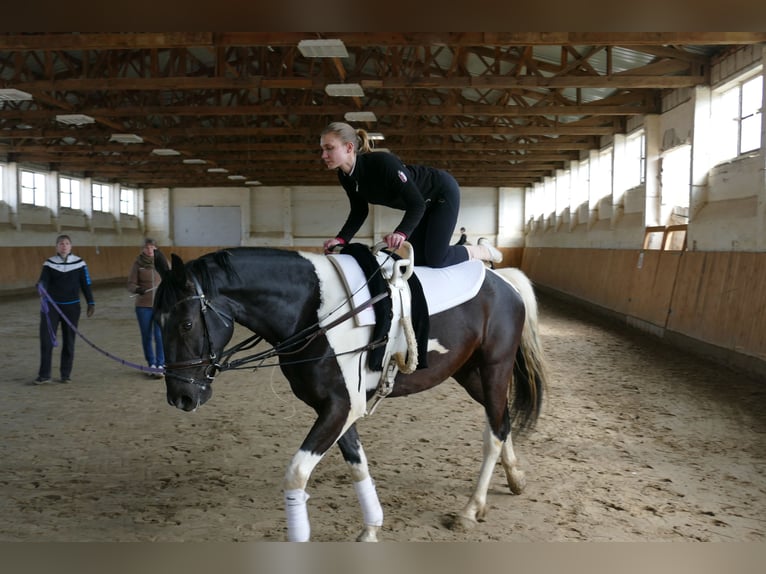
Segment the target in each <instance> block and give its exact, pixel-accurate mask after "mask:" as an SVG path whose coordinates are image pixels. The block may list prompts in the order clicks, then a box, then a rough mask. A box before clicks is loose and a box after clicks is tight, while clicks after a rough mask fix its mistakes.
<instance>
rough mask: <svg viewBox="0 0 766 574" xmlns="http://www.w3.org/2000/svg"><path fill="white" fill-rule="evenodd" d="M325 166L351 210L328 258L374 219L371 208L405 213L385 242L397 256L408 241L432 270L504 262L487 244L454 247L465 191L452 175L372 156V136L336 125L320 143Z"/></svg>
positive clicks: (418, 260) (331, 244) (328, 247)
mask: <svg viewBox="0 0 766 574" xmlns="http://www.w3.org/2000/svg"><path fill="white" fill-rule="evenodd" d="M320 147H321V148H322V161H324V163H325V165H326V166H327V168H328V169H334V170H337V172H338V180H339V182H340V185H341V187H343V189H344V190H345V191H346V195H347V196H348V200H349V203H350V205H351V210H350V212H349V214H348V218H347V219H346V222H345V223H344V224H343V227H341V229H340V231H339V232H338V234H337V235H336V236H335V237H333V238H331V239H328V240H327V241H325V242H324V249H325V252H329V251H330V250H331V249H332V248H333V247H335V246H336V245H345V244H346V243H348V242H350V241H351V239H352V238H353V237H354V235H355V234H356V232H357V231H359V228H360V227H361V226H362V224H363V223H364V221H365V220H366V219H367V215H368V214H369V204H371V203H372V204H375V205H384V206H386V207H391V208H394V209H399V210H402V211H404V216H403V217H402V220H401V221H400V222H399V224H398V225H397V226H396V228H395V229H393V230H392V231H391V233H389V234H387V235H386V236H385V237H384V241H385V242H386V245H387V246H388V248H389V249H391V250H396V249H398V248H399V247H400V246H401V245H402V242H403V241H404V240H407V241H409V242H410V244H411V245H412V247H413V249H414V251H415V261H416V263H417V264H418V265H425V266H428V267H447V266H448V265H455V264H456V263H461V262H463V261H467V260H468V259H481V260H484V261H494V262H499V261H501V260H502V258H503V256H502V254H501V253H500V251H498V250H497V249H495V248H494V247H493V246H492V245H490V244H489V242H488V241H487V240H486V239H484V238H481V239H479V244H478V245H450V241H451V239H452V234H453V232H454V231H455V224H456V223H457V217H458V211H459V210H460V187H459V186H458V183H457V181H455V178H454V177H452V175H450V174H449V173H448V172H446V171H444V170H440V169H436V168H433V167H428V166H421V165H405V164H404V163H403V162H402V161H401V160H400V159H399V158H398V157H397V156H395V155H394V154H392V153H389V152H383V151H380V152H374V153H371V152H372V147H371V145H370V140H369V137H368V134H367V132H366V131H365V130H363V129H354V128H353V127H352V126H350V125H349V124H346V123H343V122H334V123H331V124H330V125H329V126H327V127H326V128H325V129H324V131H323V132H322V134H321V137H320Z"/></svg>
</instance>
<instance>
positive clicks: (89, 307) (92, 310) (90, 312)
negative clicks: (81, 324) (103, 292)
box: [87, 305, 96, 317]
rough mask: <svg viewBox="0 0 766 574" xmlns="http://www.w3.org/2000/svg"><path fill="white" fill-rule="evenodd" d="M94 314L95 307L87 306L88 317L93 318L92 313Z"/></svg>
mask: <svg viewBox="0 0 766 574" xmlns="http://www.w3.org/2000/svg"><path fill="white" fill-rule="evenodd" d="M95 312H96V306H95V305H88V311H87V313H88V317H93V313H95Z"/></svg>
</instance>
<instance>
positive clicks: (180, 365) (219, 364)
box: [165, 272, 389, 387]
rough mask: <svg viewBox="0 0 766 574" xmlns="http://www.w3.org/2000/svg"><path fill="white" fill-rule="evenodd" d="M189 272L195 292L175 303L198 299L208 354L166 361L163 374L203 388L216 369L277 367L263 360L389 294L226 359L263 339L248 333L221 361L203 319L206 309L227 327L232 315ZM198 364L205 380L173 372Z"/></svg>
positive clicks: (294, 349)
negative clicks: (263, 347) (249, 352)
mask: <svg viewBox="0 0 766 574" xmlns="http://www.w3.org/2000/svg"><path fill="white" fill-rule="evenodd" d="M189 275H190V276H191V280H192V284H193V285H194V290H195V292H196V293H195V294H194V295H189V296H188V297H185V298H184V299H181V300H180V301H177V302H176V304H175V305H180V304H181V303H183V302H185V301H189V300H194V299H197V300H199V302H200V313H201V315H202V325H203V330H204V337H205V339H206V342H207V349H208V351H207V357H199V358H196V359H189V360H187V361H180V362H176V363H169V364H166V365H165V377H172V378H175V379H179V380H181V381H184V382H186V383H190V384H195V385H199V386H202V387H205V386H207V385H208V384H209V383H211V382H212V381H213V379H214V378H215V376H216V375H217V374H218V373H219V372H223V371H230V370H237V369H244V368H246V365H250V364H251V363H255V362H260V363H261V364H259V365H255V366H254V367H247V368H254V369H258V368H261V367H271V366H276V363H274V364H267V365H264V364H263V361H265V360H267V359H270V358H273V357H276V356H281V357H284V356H286V355H293V354H296V353H299V352H300V351H302V350H303V349H305V348H306V347H307V346H308V345H310V344H311V342H312V341H314V340H315V339H316V338H317V337H319V336H321V335H324V334H325V333H327V332H328V331H329V330H330V329H332V328H334V327H336V326H338V325H340V324H341V323H343V322H345V321H347V320H348V319H350V318H351V317H353V316H354V315H356V314H358V313H360V312H361V311H363V310H364V309H366V308H367V307H370V306H371V305H374V304H375V303H377V302H378V301H381V300H382V299H384V298H386V297H388V296H389V294H388V293H380V294H378V295H376V296H374V297H372V298H370V299H368V300H367V301H365V302H364V303H362V304H360V305H358V306H357V307H354V308H352V309H351V310H350V311H347V312H345V313H344V314H343V315H341V316H340V317H338V318H337V319H335V320H333V321H332V322H330V323H328V324H327V325H325V326H323V327H322V326H320V324H319V321H317V322H316V323H314V324H313V325H310V326H309V327H306V328H305V329H303V330H301V331H298V332H297V333H294V334H292V335H290V336H289V337H288V338H287V339H285V340H284V341H281V342H279V343H277V344H276V345H274V346H272V347H271V348H270V349H266V350H264V351H261V352H259V353H255V354H252V355H248V356H246V357H241V358H239V359H236V360H229V359H230V358H231V357H232V356H233V355H235V354H236V353H240V352H242V351H246V350H248V349H252V348H253V347H255V346H257V345H258V344H259V343H260V342H261V341H263V337H262V336H260V335H257V334H254V335H251V336H250V337H248V338H247V339H245V340H244V341H241V342H239V343H237V344H236V345H234V346H233V347H230V348H229V349H224V350H223V351H222V352H221V360H220V361H218V360H217V359H218V357H217V356H216V354H215V351H214V350H213V341H212V338H211V337H210V331H209V329H208V325H207V320H206V316H207V311H208V309H210V310H212V311H213V312H214V313H215V315H216V316H217V317H218V318H219V319H220V320H221V322H223V324H224V325H225V326H226V327H228V326H229V323H227V321H230V322H233V321H234V318H233V317H232V316H231V315H228V314H226V313H224V312H223V311H220V310H219V309H217V308H216V307H215V306H214V305H213V302H212V301H210V300H209V299H208V298H207V297H206V296H205V293H204V291H203V290H202V286H201V285H200V283H199V281H198V280H197V277H196V276H195V275H193V274H192V273H191V272H189ZM350 301H351V299H350V298H347V299H346V301H344V303H346V302H350ZM175 305H174V306H175ZM338 308H339V307H337V308H336V309H334V310H333V311H331V312H330V313H329V314H330V315H331V314H332V313H334V312H335V311H336V310H337V309H338ZM383 344H385V340H384V339H382V340H378V341H372V342H370V343H367V344H366V345H362V346H361V347H358V348H356V349H352V350H350V351H345V352H343V353H337V354H336V355H333V356H338V355H345V354H350V353H358V352H361V351H365V350H370V349H375V348H377V347H379V346H380V345H383ZM321 358H325V357H316V358H311V359H302V360H300V361H292V362H289V361H288V362H284V361H283V362H282V363H281V364H283V365H291V364H298V363H301V362H308V361H315V360H319V359H321ZM200 366H205V367H206V368H205V370H204V371H203V375H204V377H205V380H204V381H198V380H197V379H195V378H193V377H184V376H181V375H179V374H178V373H177V372H175V371H177V370H182V369H189V368H193V367H200Z"/></svg>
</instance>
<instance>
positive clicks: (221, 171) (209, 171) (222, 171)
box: [207, 167, 229, 173]
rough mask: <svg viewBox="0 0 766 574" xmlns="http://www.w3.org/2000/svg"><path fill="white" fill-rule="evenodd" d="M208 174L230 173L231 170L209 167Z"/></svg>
mask: <svg viewBox="0 0 766 574" xmlns="http://www.w3.org/2000/svg"><path fill="white" fill-rule="evenodd" d="M207 172H208V173H229V170H228V169H226V168H225V167H209V168H207Z"/></svg>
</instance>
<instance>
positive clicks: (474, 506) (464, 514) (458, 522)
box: [453, 422, 503, 529]
mask: <svg viewBox="0 0 766 574" xmlns="http://www.w3.org/2000/svg"><path fill="white" fill-rule="evenodd" d="M502 449H503V441H501V440H500V439H499V438H497V437H496V436H495V434H494V433H493V432H492V429H491V427H490V425H489V422H487V425H486V426H485V427H484V440H483V446H482V455H483V460H482V463H481V469H480V470H479V480H478V481H477V483H476V488H475V489H474V491H473V494H472V495H471V498H470V499H469V500H468V504H466V505H465V507H464V508H463V510H461V511H460V512H459V513H458V515H457V516H456V517H455V522H454V524H453V528H454V529H469V528H472V527H473V526H475V525H476V522H477V521H478V520H483V519H484V517H485V516H486V514H487V491H488V490H489V483H490V481H491V480H492V472H493V471H494V469H495V465H496V464H497V459H498V458H500V454H501V452H502Z"/></svg>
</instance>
